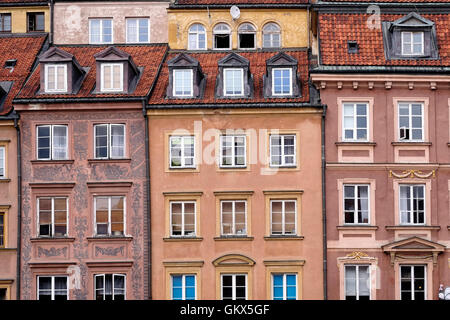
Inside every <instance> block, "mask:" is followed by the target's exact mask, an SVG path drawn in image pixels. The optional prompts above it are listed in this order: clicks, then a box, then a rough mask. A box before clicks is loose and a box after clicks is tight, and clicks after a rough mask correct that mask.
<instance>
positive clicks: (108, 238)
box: [86, 236, 133, 242]
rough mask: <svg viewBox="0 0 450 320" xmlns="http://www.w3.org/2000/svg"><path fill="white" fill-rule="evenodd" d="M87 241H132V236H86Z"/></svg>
mask: <svg viewBox="0 0 450 320" xmlns="http://www.w3.org/2000/svg"><path fill="white" fill-rule="evenodd" d="M86 239H87V241H88V242H96V241H99V242H100V241H105V240H106V241H118V240H121V241H132V240H133V237H130V236H94V237H87V238H86Z"/></svg>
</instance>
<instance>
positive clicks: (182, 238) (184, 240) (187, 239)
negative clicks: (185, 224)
mask: <svg viewBox="0 0 450 320" xmlns="http://www.w3.org/2000/svg"><path fill="white" fill-rule="evenodd" d="M163 241H164V242H180V241H181V242H186V241H189V242H191V241H194V242H195V241H203V238H201V237H178V238H175V237H170V238H163Z"/></svg>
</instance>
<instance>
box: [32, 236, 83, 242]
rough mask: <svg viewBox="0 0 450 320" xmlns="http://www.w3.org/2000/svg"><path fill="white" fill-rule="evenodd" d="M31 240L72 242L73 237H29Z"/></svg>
mask: <svg viewBox="0 0 450 320" xmlns="http://www.w3.org/2000/svg"><path fill="white" fill-rule="evenodd" d="M30 241H31V242H49V241H50V242H74V241H75V238H69V237H39V238H31V239H30Z"/></svg>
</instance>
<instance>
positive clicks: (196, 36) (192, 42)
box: [188, 23, 206, 50]
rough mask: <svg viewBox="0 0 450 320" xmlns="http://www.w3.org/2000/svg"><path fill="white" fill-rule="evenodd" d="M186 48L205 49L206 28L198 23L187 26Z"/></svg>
mask: <svg viewBox="0 0 450 320" xmlns="http://www.w3.org/2000/svg"><path fill="white" fill-rule="evenodd" d="M188 50H206V30H205V27H204V26H203V25H201V24H199V23H196V24H193V25H192V26H191V27H190V28H189V41H188Z"/></svg>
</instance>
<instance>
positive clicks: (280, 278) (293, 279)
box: [272, 273, 297, 300]
mask: <svg viewBox="0 0 450 320" xmlns="http://www.w3.org/2000/svg"><path fill="white" fill-rule="evenodd" d="M272 298H273V300H296V299H297V274H291V273H281V274H272Z"/></svg>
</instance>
